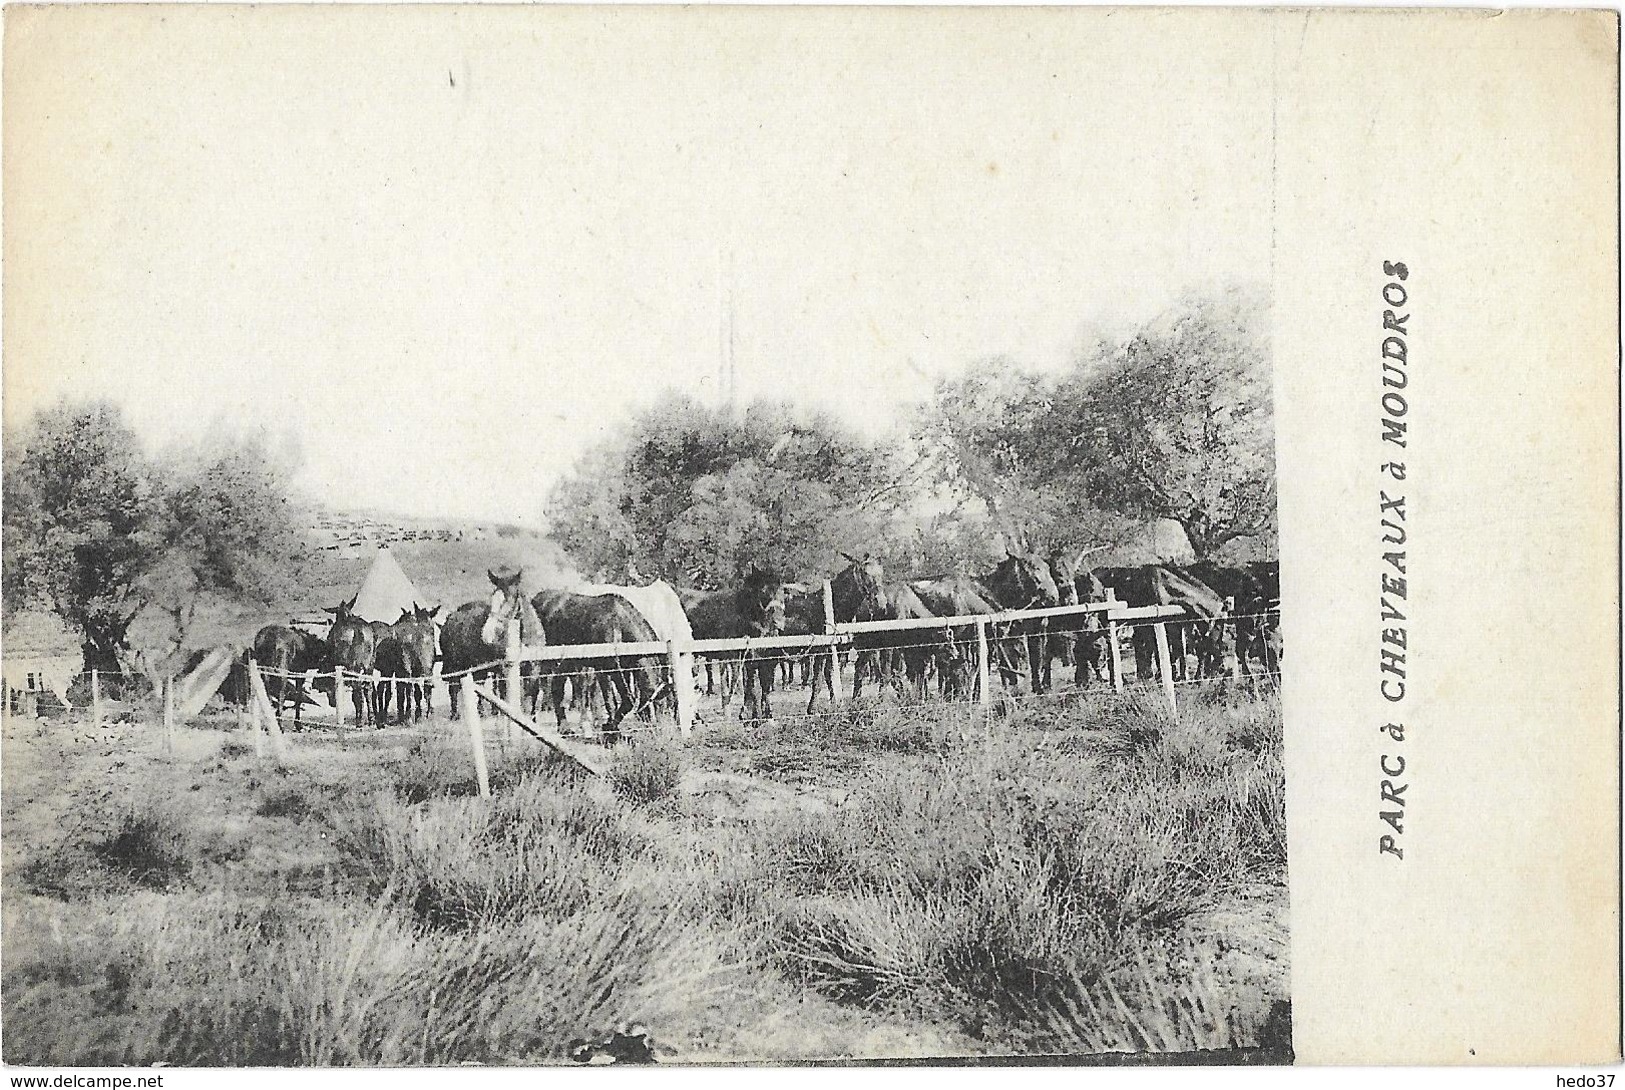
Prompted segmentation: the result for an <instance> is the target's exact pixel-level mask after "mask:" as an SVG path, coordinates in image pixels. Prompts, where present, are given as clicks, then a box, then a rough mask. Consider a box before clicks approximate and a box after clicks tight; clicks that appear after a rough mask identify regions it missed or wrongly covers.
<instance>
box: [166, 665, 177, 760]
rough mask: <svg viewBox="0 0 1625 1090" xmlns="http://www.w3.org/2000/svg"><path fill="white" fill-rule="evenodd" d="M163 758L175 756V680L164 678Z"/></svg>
mask: <svg viewBox="0 0 1625 1090" xmlns="http://www.w3.org/2000/svg"><path fill="white" fill-rule="evenodd" d="M164 756H166V757H173V756H175V679H174V678H172V677H167V676H166V677H165V678H164Z"/></svg>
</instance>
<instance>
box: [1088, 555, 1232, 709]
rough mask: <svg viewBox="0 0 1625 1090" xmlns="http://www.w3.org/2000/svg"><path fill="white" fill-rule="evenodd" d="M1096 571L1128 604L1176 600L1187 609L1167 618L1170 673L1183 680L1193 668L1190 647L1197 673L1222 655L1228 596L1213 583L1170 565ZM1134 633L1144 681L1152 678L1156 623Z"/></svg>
mask: <svg viewBox="0 0 1625 1090" xmlns="http://www.w3.org/2000/svg"><path fill="white" fill-rule="evenodd" d="M1094 574H1095V575H1096V576H1097V577H1099V579H1100V580H1101V582H1102V583H1104V584H1105V585H1106V586H1109V587H1111V588H1112V589H1113V590H1115V591H1116V592H1117V597H1118V598H1119V599H1121V600H1122V601H1123V603H1124V604H1125V605H1128V606H1132V607H1139V606H1153V605H1164V606H1165V605H1177V606H1180V607H1181V608H1182V609H1183V610H1184V615H1183V616H1172V617H1170V618H1169V619H1168V620H1167V621H1165V622H1164V625H1165V628H1164V631H1165V632H1166V634H1167V638H1168V656H1169V659H1170V660H1171V661H1170V663H1169V673H1170V675H1171V676H1172V678H1173V679H1174V680H1175V681H1184V680H1185V679H1186V676H1187V674H1188V673H1189V671H1188V670H1187V665H1186V661H1185V655H1186V652H1187V650H1189V651H1190V652H1191V653H1193V654H1194V655H1195V656H1196V659H1197V667H1196V673H1197V674H1198V675H1200V674H1201V673H1203V672H1205V671H1206V670H1208V669H1211V668H1212V665H1213V663H1214V661H1215V660H1216V659H1218V660H1222V658H1223V654H1224V652H1223V645H1222V642H1221V641H1222V638H1223V617H1224V613H1225V606H1224V599H1223V598H1221V597H1219V595H1218V594H1216V593H1214V591H1213V589H1212V588H1211V587H1208V586H1206V585H1205V584H1203V583H1202V582H1201V581H1200V580H1198V579H1196V578H1195V577H1193V576H1191V575H1189V574H1186V573H1184V572H1181V571H1179V570H1177V569H1175V568H1173V567H1170V566H1169V565H1165V564H1142V565H1139V566H1138V567H1129V568H1097V569H1096V570H1095V573H1094ZM1133 638H1134V671H1135V676H1136V677H1138V678H1140V679H1141V680H1145V679H1148V678H1150V677H1151V672H1152V662H1153V660H1154V656H1155V654H1156V645H1155V630H1154V628H1153V627H1152V624H1151V623H1141V624H1136V625H1134V636H1133Z"/></svg>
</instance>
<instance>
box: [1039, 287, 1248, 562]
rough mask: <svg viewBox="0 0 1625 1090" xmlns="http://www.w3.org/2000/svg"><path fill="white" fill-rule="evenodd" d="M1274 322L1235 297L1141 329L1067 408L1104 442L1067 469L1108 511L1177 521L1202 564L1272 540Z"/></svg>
mask: <svg viewBox="0 0 1625 1090" xmlns="http://www.w3.org/2000/svg"><path fill="white" fill-rule="evenodd" d="M1264 313H1265V312H1264V310H1263V308H1261V307H1259V306H1258V305H1257V304H1256V303H1254V302H1253V301H1252V300H1250V299H1249V298H1248V297H1247V296H1245V295H1243V294H1239V293H1235V294H1231V295H1229V296H1226V297H1224V298H1222V299H1217V300H1198V301H1193V302H1190V303H1188V304H1187V305H1186V306H1185V307H1184V308H1183V309H1181V310H1179V311H1176V312H1174V313H1172V314H1170V315H1167V316H1165V317H1164V318H1163V319H1161V320H1160V321H1158V322H1156V323H1153V324H1152V325H1150V326H1148V327H1146V328H1145V329H1143V330H1142V331H1140V333H1138V334H1137V335H1136V336H1135V337H1134V338H1133V339H1132V340H1130V341H1129V342H1128V344H1126V345H1125V346H1123V348H1122V349H1121V351H1120V352H1118V353H1117V354H1116V355H1115V356H1114V357H1112V358H1110V359H1108V360H1107V361H1106V362H1105V365H1104V366H1103V367H1102V368H1101V369H1100V371H1099V372H1098V373H1097V374H1096V376H1095V377H1094V379H1093V381H1092V382H1090V383H1089V385H1088V389H1087V394H1088V396H1087V397H1085V398H1078V399H1076V400H1074V401H1072V402H1071V404H1070V405H1069V406H1068V408H1070V409H1071V412H1070V413H1069V414H1068V415H1070V416H1071V417H1072V418H1073V419H1074V420H1076V422H1077V434H1079V435H1092V436H1095V437H1096V441H1095V442H1094V443H1093V444H1091V445H1088V446H1080V447H1076V448H1072V450H1071V451H1070V452H1069V453H1070V456H1068V457H1063V459H1062V461H1061V465H1062V466H1063V467H1064V468H1066V469H1069V470H1074V471H1076V472H1079V473H1081V475H1082V476H1083V478H1084V479H1085V481H1086V482H1087V483H1086V491H1087V494H1088V495H1090V496H1091V497H1092V498H1094V500H1095V501H1096V502H1097V503H1100V504H1101V505H1102V506H1107V507H1110V508H1112V509H1114V510H1117V511H1121V512H1123V513H1124V514H1128V515H1132V516H1136V517H1142V518H1171V519H1174V520H1175V521H1177V522H1178V523H1179V524H1180V525H1181V526H1183V527H1184V528H1185V534H1186V536H1187V537H1188V538H1189V539H1190V543H1191V548H1192V550H1194V551H1195V553H1196V555H1197V556H1198V557H1204V556H1208V555H1210V554H1212V553H1213V552H1214V551H1215V550H1216V549H1218V547H1219V546H1221V545H1223V544H1224V543H1226V542H1227V541H1231V540H1233V539H1235V538H1237V537H1244V536H1251V535H1255V534H1259V533H1264V532H1266V531H1267V530H1268V529H1269V528H1270V527H1271V526H1272V525H1273V521H1274V517H1275V437H1274V417H1273V412H1272V408H1271V403H1270V357H1269V344H1268V340H1267V338H1266V335H1265V331H1264V330H1263V329H1261V328H1259V326H1260V325H1261V322H1260V316H1261V315H1262V314H1264ZM1063 449H1065V448H1063Z"/></svg>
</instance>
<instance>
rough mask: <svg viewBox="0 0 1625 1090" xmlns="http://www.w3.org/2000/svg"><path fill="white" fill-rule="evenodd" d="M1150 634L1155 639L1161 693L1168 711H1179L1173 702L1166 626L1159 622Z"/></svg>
mask: <svg viewBox="0 0 1625 1090" xmlns="http://www.w3.org/2000/svg"><path fill="white" fill-rule="evenodd" d="M1151 631H1152V633H1153V634H1154V635H1155V636H1156V638H1157V673H1158V674H1160V675H1161V676H1162V691H1163V693H1164V695H1166V696H1167V697H1168V710H1169V711H1171V712H1177V711H1179V706H1178V705H1177V704H1176V703H1175V702H1174V664H1173V658H1172V656H1171V655H1170V654H1169V653H1168V626H1167V625H1166V624H1164V623H1163V622H1161V621H1158V622H1156V623H1155V624H1153V625H1152V626H1151Z"/></svg>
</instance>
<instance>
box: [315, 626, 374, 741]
mask: <svg viewBox="0 0 1625 1090" xmlns="http://www.w3.org/2000/svg"><path fill="white" fill-rule="evenodd" d="M353 609H355V598H354V597H352V598H351V599H350V600H349V601H348V602H340V603H339V604H338V605H336V606H327V607H324V610H323V611H324V612H326V613H331V614H332V615H333V625H332V627H331V628H329V629H328V630H327V656H328V661H330V662H331V663H332V664H333V665H334V666H337V667H339V668H341V669H342V670H343V671H344V672H345V673H346V674H356V675H358V676H357V677H356V679H355V683H354V686H353V687H352V688H351V690H350V697H351V700H352V702H353V703H354V705H355V724H356V726H358V727H359V726H361V724H362V723H364V722H365V721H366V717H367V714H368V712H369V711H370V710H371V706H372V671H373V667H374V666H376V665H377V660H378V634H377V632H376V631H375V630H374V629H373V626H372V623H371V622H369V621H363V620H362V619H361V618H360V617H357V616H356V615H355V614H354V613H353V612H351V611H352V610H353ZM334 710H335V711H338V709H336V708H335V709H334ZM339 714H343V713H342V712H340V713H339Z"/></svg>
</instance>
